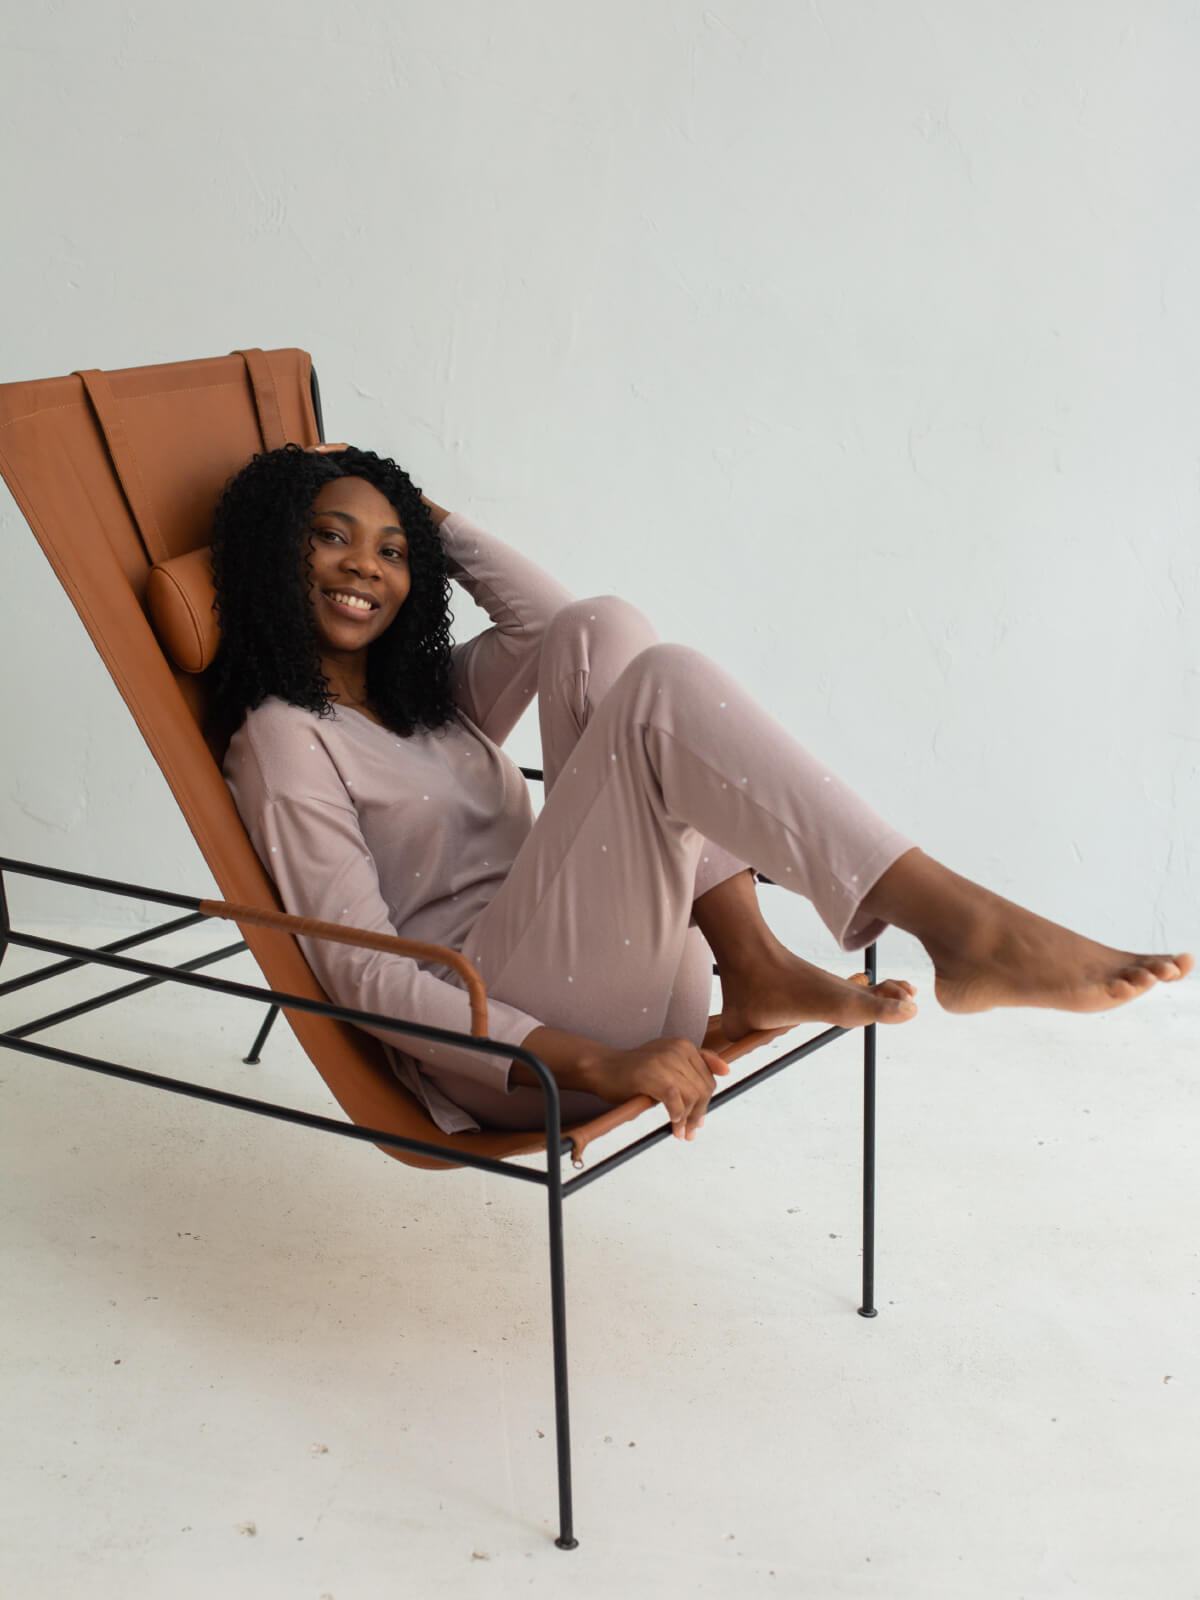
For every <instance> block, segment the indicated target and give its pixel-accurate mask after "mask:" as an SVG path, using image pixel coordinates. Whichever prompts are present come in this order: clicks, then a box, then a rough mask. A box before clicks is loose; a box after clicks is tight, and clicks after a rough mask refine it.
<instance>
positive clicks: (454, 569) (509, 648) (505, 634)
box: [441, 511, 572, 744]
mask: <svg viewBox="0 0 1200 1600" xmlns="http://www.w3.org/2000/svg"><path fill="white" fill-rule="evenodd" d="M441 535H442V543H443V546H444V547H445V551H446V557H447V560H448V562H449V566H450V574H451V577H452V578H453V579H454V580H455V582H456V583H459V584H461V586H462V587H463V588H464V589H465V590H466V591H467V593H468V594H469V595H470V596H471V598H472V600H474V601H475V602H476V604H477V605H480V606H482V607H483V609H484V610H485V611H486V612H487V614H488V616H489V617H491V619H492V626H491V627H490V628H488V629H486V630H485V631H484V632H483V633H481V634H479V635H478V636H477V637H476V638H474V639H469V640H468V641H467V642H466V643H465V644H461V645H456V646H455V648H454V687H455V698H456V700H457V701H458V704H459V705H460V706H461V708H462V710H463V711H464V712H465V713H466V715H467V716H468V717H470V719H471V721H472V722H473V723H474V724H475V725H476V727H477V728H479V729H481V730H482V731H483V732H484V733H485V734H486V735H487V736H488V738H489V739H492V740H494V741H495V743H496V744H502V743H503V742H504V740H505V739H506V738H507V737H508V735H509V734H510V733H511V732H512V730H513V728H514V726H515V725H516V722H517V719H518V718H519V717H520V715H521V713H522V712H523V711H524V710H525V708H526V707H527V706H528V705H529V704H530V701H531V700H532V697H533V695H534V693H535V691H536V688H537V667H538V652H539V651H540V649H541V642H542V635H543V633H544V632H545V629H546V624H547V623H548V622H549V621H550V618H551V617H552V616H553V615H554V613H555V612H556V611H559V610H561V609H562V607H563V606H565V605H567V604H568V603H569V602H570V600H571V598H572V596H571V595H570V593H569V592H568V591H567V590H566V589H564V588H563V586H562V584H560V583H559V582H557V580H556V579H554V578H552V577H550V576H549V574H548V573H545V572H543V571H542V569H541V568H540V567H538V566H537V565H536V564H535V563H534V562H532V561H530V560H529V558H528V556H523V555H522V554H521V553H520V551H518V550H514V549H513V548H512V547H511V546H510V545H507V544H505V543H504V541H503V540H501V539H497V538H495V537H494V536H493V535H491V534H489V533H485V532H484V530H483V529H482V528H480V527H478V526H477V525H476V524H475V523H473V522H471V521H469V520H468V519H467V518H466V517H464V516H463V515H462V514H461V512H457V511H454V512H451V513H450V515H449V516H448V517H447V518H446V520H445V521H444V522H443V523H442V527H441Z"/></svg>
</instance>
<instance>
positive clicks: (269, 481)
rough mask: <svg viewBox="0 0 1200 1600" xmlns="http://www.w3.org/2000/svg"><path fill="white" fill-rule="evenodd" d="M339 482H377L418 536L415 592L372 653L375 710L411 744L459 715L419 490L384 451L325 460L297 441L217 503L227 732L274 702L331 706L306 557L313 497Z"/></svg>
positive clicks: (412, 565) (441, 569)
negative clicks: (417, 734) (271, 699)
mask: <svg viewBox="0 0 1200 1600" xmlns="http://www.w3.org/2000/svg"><path fill="white" fill-rule="evenodd" d="M334 478H365V479H366V481H367V482H368V483H370V484H373V485H374V487H375V488H376V489H378V490H379V492H380V493H381V494H382V495H384V496H385V498H386V499H387V500H389V501H390V502H391V504H392V505H393V506H394V507H395V509H396V513H397V515H398V516H399V518H400V523H401V526H402V527H403V529H404V532H405V535H406V537H407V540H408V563H409V572H410V574H411V577H412V588H411V590H410V592H409V595H408V598H407V600H406V601H405V602H404V604H403V605H402V606H401V608H400V611H399V614H398V615H397V617H396V620H395V621H394V622H393V623H392V625H391V627H390V628H389V629H388V630H387V632H386V633H384V634H381V635H380V637H379V638H378V639H376V640H374V641H373V642H372V643H371V644H370V645H368V647H367V695H368V697H369V699H370V701H371V705H372V707H373V708H374V710H375V711H376V712H377V713H378V715H379V716H380V717H381V718H382V720H383V721H384V722H385V723H386V724H387V726H388V727H389V728H391V729H393V730H394V731H395V732H396V733H398V734H400V735H401V736H402V737H405V738H407V737H408V735H409V734H411V733H414V732H415V731H416V730H417V729H419V728H431V729H432V728H440V727H443V726H445V724H446V723H448V722H451V721H452V720H453V719H454V716H455V708H454V701H453V699H452V697H451V691H450V582H449V577H448V575H447V571H446V556H445V552H444V550H443V548H442V541H441V537H440V535H439V533H438V530H437V528H436V526H435V525H434V521H433V518H432V517H431V516H430V513H429V508H428V507H427V506H426V504H425V502H424V501H423V500H422V499H421V491H420V490H419V489H418V488H417V487H416V486H415V485H414V483H413V482H412V479H411V478H410V477H409V476H408V474H407V473H406V472H405V471H404V470H403V468H401V467H398V466H397V465H396V463H395V462H394V461H392V460H390V459H389V458H388V457H386V456H378V455H376V454H375V453H374V451H371V450H357V449H354V448H352V447H347V448H346V449H345V450H342V451H338V452H337V453H335V454H330V455H324V454H318V453H316V452H313V451H307V450H302V449H301V448H300V446H299V445H294V444H289V445H285V446H284V448H283V449H282V450H269V451H266V452H264V453H263V454H262V455H257V456H255V457H254V459H253V460H252V461H251V462H250V463H249V464H248V465H247V466H245V467H243V468H242V470H241V471H240V472H239V473H238V474H237V475H236V476H235V477H233V478H231V479H230V481H229V483H228V484H226V486H225V490H224V493H223V494H222V496H221V500H220V503H219V505H218V506H217V511H216V517H215V520H214V523H213V535H212V552H213V577H214V579H215V582H216V589H217V616H218V619H219V621H220V624H221V646H220V649H219V651H218V652H217V657H216V660H215V661H214V662H213V668H212V691H213V696H214V711H215V717H214V721H215V723H216V725H217V726H224V727H225V728H227V729H229V730H232V729H233V728H236V727H237V725H238V724H239V723H240V722H241V720H242V718H243V717H244V716H245V714H246V712H247V711H249V710H252V709H253V707H255V706H257V705H259V704H261V702H262V701H263V700H265V699H266V698H267V696H268V695H278V697H279V698H280V699H281V700H286V701H287V702H288V703H289V704H290V705H294V706H303V707H304V708H305V709H306V710H308V711H315V712H316V713H317V714H318V715H319V716H329V715H330V713H331V712H332V710H333V701H332V700H331V698H330V689H329V684H328V682H327V681H326V678H325V675H324V673H323V672H322V670H321V656H320V649H319V645H318V639H317V633H316V629H315V627H314V625H313V621H312V613H311V610H310V607H309V581H308V554H309V523H310V519H311V516H312V506H313V501H314V500H315V499H316V497H317V495H318V494H319V493H320V491H321V488H322V487H323V485H325V484H327V483H329V482H331V481H332V480H333V479H334Z"/></svg>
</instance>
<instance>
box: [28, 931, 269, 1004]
mask: <svg viewBox="0 0 1200 1600" xmlns="http://www.w3.org/2000/svg"><path fill="white" fill-rule="evenodd" d="M207 920H208V919H207V918H206V917H205V916H204V914H203V913H202V912H200V911H196V912H193V914H192V915H191V916H189V917H175V918H174V920H173V921H171V922H160V923H158V924H157V925H156V926H155V927H153V928H143V929H142V930H141V932H140V933H130V934H126V935H125V937H124V938H123V939H114V940H113V942H112V943H111V944H102V945H101V946H100V949H101V950H103V951H106V952H107V953H108V954H110V955H117V954H119V953H120V952H121V951H122V950H132V949H133V948H134V947H135V945H139V944H150V943H152V942H153V940H155V939H165V938H166V937H167V935H168V934H171V933H178V932H179V931H180V929H182V928H194V927H196V926H197V924H198V923H201V922H205V921H207ZM243 948H245V947H244V946H243ZM91 959H92V958H91V954H90V952H89V954H88V955H87V956H86V957H84V956H80V957H79V958H78V959H77V960H75V961H55V962H52V963H51V965H50V966H48V967H39V968H38V969H37V971H36V972H27V973H25V975H24V977H21V978H10V979H9V980H8V982H7V983H0V998H2V997H3V996H4V995H6V994H16V992H17V990H18V989H28V988H29V987H30V986H31V985H32V984H35V983H44V982H45V981H46V980H47V979H48V978H59V977H61V976H62V975H63V973H65V972H77V971H78V970H79V968H80V967H86V966H87V965H89V963H90V961H91Z"/></svg>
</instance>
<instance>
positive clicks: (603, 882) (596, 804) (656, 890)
mask: <svg viewBox="0 0 1200 1600" xmlns="http://www.w3.org/2000/svg"><path fill="white" fill-rule="evenodd" d="M588 615H589V617H590V613H588ZM550 692H551V693H553V687H552V686H551V687H550ZM726 709H728V711H729V713H730V715H729V716H728V717H726V716H723V715H721V714H720V713H721V712H724V711H725V710H726ZM551 748H552V759H554V755H555V752H554V751H553V746H552V747H551ZM723 774H724V775H723ZM551 778H552V781H551V786H550V791H549V793H548V795H547V798H546V804H545V807H544V809H543V811H542V813H541V815H540V816H539V818H538V820H537V823H536V825H535V827H534V830H533V833H532V835H531V836H530V838H529V839H528V840H527V841H526V843H525V845H524V847H523V848H522V850H521V851H520V853H519V855H518V856H517V859H516V861H515V862H514V864H513V867H512V869H511V871H510V872H509V875H508V877H507V879H506V880H505V882H504V884H503V885H502V887H501V889H500V891H499V893H498V894H497V895H496V897H495V899H494V900H493V901H492V903H491V904H490V905H489V906H488V907H487V909H486V911H485V912H484V913H483V915H482V916H481V917H480V918H479V920H478V922H477V923H476V924H475V927H474V928H473V929H472V931H471V933H470V935H469V936H468V938H467V940H466V942H465V945H464V954H465V955H467V956H468V957H469V958H470V959H471V960H472V961H474V962H475V964H476V965H477V966H478V968H479V970H480V972H481V973H482V974H483V977H484V979H485V982H486V983H487V986H488V989H489V992H490V993H493V994H495V995H496V996H497V997H498V998H499V999H502V1000H506V1001H508V1002H510V1003H511V1004H514V1005H519V1006H521V1007H522V1009H524V1010H526V1011H528V1012H530V1013H531V1014H532V1015H533V1016H536V1017H538V1018H539V1020H540V1021H541V1022H542V1023H544V1024H545V1025H546V1026H548V1027H552V1028H561V1029H564V1030H566V1031H569V1032H572V1033H577V1034H581V1035H584V1036H586V1037H589V1038H592V1039H595V1040H597V1041H598V1042H600V1043H603V1044H607V1045H610V1046H612V1047H614V1048H617V1049H629V1048H632V1047H634V1046H636V1045H640V1044H643V1043H645V1042H646V1041H647V1040H649V1039H654V1038H659V1037H663V1036H664V1035H666V1030H667V1027H668V1019H671V1025H672V1026H674V1025H675V1019H676V1018H678V1016H679V1015H680V1013H681V1010H682V1011H688V1012H689V1013H690V1014H691V1015H692V1020H691V1023H690V1026H689V1027H688V1028H687V1029H686V1030H680V1031H681V1035H682V1036H683V1037H688V1038H691V1039H692V1041H693V1042H698V1040H699V1039H700V1038H701V1037H702V1036H703V1030H704V1023H705V1019H706V1016H707V1012H708V998H709V995H710V993H711V976H710V974H709V972H708V971H707V964H706V963H701V964H698V965H697V966H696V968H695V970H694V973H693V974H692V976H691V978H690V979H689V982H690V983H691V984H693V985H694V987H695V993H694V994H690V995H689V996H688V997H687V998H686V1000H685V1001H684V1002H683V1003H682V1005H681V999H680V996H679V994H678V992H677V988H678V985H677V980H678V977H679V974H680V972H681V970H687V969H686V967H685V964H684V958H685V953H686V946H687V941H688V938H689V925H690V923H691V919H692V910H693V903H694V902H696V901H697V892H696V891H697V886H698V883H702V882H703V879H702V877H701V873H702V871H703V870H704V869H705V868H707V870H708V871H709V872H710V873H712V872H714V870H719V872H720V882H719V883H714V884H713V885H712V888H711V889H704V890H702V892H701V894H700V896H699V900H700V901H701V902H702V901H703V900H704V899H705V898H706V896H707V895H708V894H709V893H711V892H712V890H719V888H720V886H721V883H726V882H728V881H729V880H730V878H734V877H737V878H740V879H741V880H742V882H743V884H744V883H745V882H746V881H747V880H746V875H745V869H744V868H743V867H742V866H741V863H742V862H744V861H745V860H747V859H753V860H755V861H756V862H761V864H762V865H763V867H764V870H766V871H767V872H768V874H769V875H770V876H771V877H773V878H775V879H776V880H777V881H780V882H783V883H787V882H788V880H789V877H790V878H791V882H792V883H793V884H794V885H795V886H796V888H797V890H798V892H801V893H808V894H809V895H810V897H811V898H812V899H813V900H814V902H815V903H817V906H818V910H820V911H821V914H822V915H823V916H824V918H825V920H826V922H827V924H828V925H829V926H830V928H831V929H832V931H833V932H834V933H835V935H836V936H837V937H838V938H840V939H842V940H843V942H845V943H847V947H852V946H851V944H850V940H851V939H853V940H857V942H858V943H859V944H864V943H867V942H869V941H870V939H871V938H873V937H874V936H875V935H876V934H877V933H878V932H879V931H880V927H881V924H879V923H877V922H873V921H871V919H867V918H860V917H858V916H857V915H856V913H857V907H858V902H859V900H860V898H861V893H862V891H865V889H866V888H867V887H869V885H870V884H871V883H872V882H874V880H875V878H876V877H878V875H879V873H880V872H882V871H883V869H884V868H885V867H886V866H888V865H890V864H891V862H892V861H893V860H895V859H896V857H897V856H898V855H899V854H900V853H901V852H902V851H904V850H905V849H908V848H909V847H910V845H909V841H908V840H907V839H905V838H903V837H902V836H901V835H899V834H897V833H896V832H895V831H894V830H893V829H890V828H889V827H888V826H887V825H886V824H885V823H883V822H882V821H881V820H880V819H879V818H878V817H877V816H875V814H874V813H873V812H871V811H870V810H869V808H868V807H866V806H865V805H863V804H862V802H861V801H857V800H856V799H855V798H854V797H853V796H852V795H851V794H850V792H849V791H848V790H846V789H845V788H844V786H840V785H839V786H838V787H837V789H836V791H835V790H834V789H833V787H832V785H833V779H832V775H831V774H827V773H826V771H825V769H824V768H823V767H821V766H820V765H819V763H817V762H815V761H814V760H813V759H812V757H811V756H809V755H808V754H807V753H806V752H805V751H803V750H802V749H801V748H800V746H799V745H797V744H795V742H794V741H793V740H791V739H790V738H789V737H788V736H787V734H786V733H785V732H784V730H783V729H781V728H780V727H779V726H778V724H774V723H772V722H771V721H770V719H769V718H767V717H766V714H765V713H764V712H762V711H761V710H760V709H759V708H758V707H757V706H756V705H755V704H754V702H753V701H752V700H751V699H750V697H749V696H748V695H746V694H745V692H744V691H743V690H741V689H740V688H739V687H738V686H737V685H736V684H735V683H734V682H733V680H732V679H730V678H728V677H727V676H726V675H725V674H724V673H722V672H721V671H720V669H719V668H717V667H716V666H715V665H714V664H713V663H711V662H709V661H707V660H706V659H705V658H704V657H702V656H700V655H698V654H697V653H695V652H693V651H687V650H683V649H681V648H680V647H679V646H672V645H653V646H651V647H650V648H648V649H646V650H643V651H642V652H641V653H640V654H638V655H637V657H636V658H635V660H634V661H633V662H632V663H631V664H630V665H629V666H628V668H627V669H626V670H625V671H624V672H623V673H622V674H621V675H620V677H619V679H618V681H617V682H616V684H615V685H614V687H613V688H612V689H611V690H610V692H609V693H608V694H606V695H605V696H604V698H603V700H602V701H601V702H600V703H599V705H598V706H596V707H594V709H593V710H592V712H591V719H590V721H589V722H588V723H587V725H586V727H585V728H584V730H583V732H582V734H580V735H579V736H578V738H577V740H576V742H575V743H574V744H573V745H572V746H571V747H570V748H569V749H568V751H567V753H566V756H565V758H563V759H561V761H560V762H559V763H558V765H557V769H556V770H553V771H552V773H551ZM751 778H753V784H754V788H755V789H756V790H758V791H759V792H760V793H761V794H762V796H763V803H761V804H760V803H758V802H757V801H756V800H753V799H751V785H750V780H751ZM776 808H782V819H781V820H780V819H779V818H777V816H776V815H775V811H776ZM714 847H715V848H714ZM722 855H723V856H724V858H725V859H724V864H723V865H722V863H721V860H720V857H721V856H722ZM706 856H707V857H708V860H707V862H706V860H705V857H706ZM731 869H732V870H731ZM860 884H861V890H860V888H859V885H860ZM751 892H752V890H751ZM701 948H702V946H701ZM826 976H827V975H826ZM831 982H832V983H833V984H834V985H836V986H837V987H838V989H839V990H844V991H845V997H844V998H843V997H842V996H840V995H839V996H838V997H837V998H836V1000H835V1002H834V1005H835V1017H836V1016H839V1015H841V1014H842V1013H841V1010H840V1009H839V1008H841V1007H843V1006H845V1005H848V1004H849V1003H850V1002H852V1003H853V1005H854V1006H855V1007H856V1008H857V1007H860V1005H861V1000H862V995H861V991H860V990H858V988H857V987H856V986H854V985H851V984H847V983H844V982H843V981H842V980H838V979H833V980H831ZM673 989H674V990H676V993H675V994H674V996H673V994H672V991H673ZM868 998H871V997H868ZM806 1002H807V1008H806V1010H805V1015H807V1016H811V1015H813V1014H814V1013H813V1010H812V1007H811V1001H810V997H807V996H806ZM871 1009H872V1012H873V1014H872V1015H871V1017H870V1018H869V1020H888V1018H889V1017H890V1018H891V1019H892V1020H903V1016H902V1015H901V1014H900V1013H901V1012H903V1013H904V1014H907V1015H911V1012H912V1007H911V1002H909V1001H908V998H907V995H905V997H904V999H903V1000H901V999H899V998H893V997H890V996H876V997H874V998H873V1004H872V1008H871ZM885 1013H886V1015H885ZM864 1020H868V1018H866V1017H864V1016H863V1015H862V1014H861V1011H856V1014H855V1015H854V1016H853V1017H850V1016H847V1017H846V1022H847V1024H848V1025H852V1024H853V1023H854V1022H861V1021H864ZM435 1077H436V1081H437V1083H438V1086H439V1087H440V1088H441V1089H442V1090H443V1091H444V1092H445V1093H446V1094H448V1095H449V1096H450V1098H451V1099H454V1100H456V1101H457V1102H458V1103H459V1104H461V1105H463V1106H465V1108H466V1109H467V1110H469V1111H471V1112H472V1113H473V1114H475V1115H476V1116H478V1117H479V1118H480V1120H486V1121H488V1122H490V1123H492V1125H499V1122H498V1117H497V1110H498V1108H497V1107H496V1106H495V1105H494V1104H488V1105H484V1104H482V1103H481V1102H480V1101H479V1099H478V1097H477V1096H476V1097H474V1098H473V1094H474V1091H473V1089H472V1086H471V1085H470V1084H468V1083H465V1082H464V1083H459V1082H458V1081H457V1080H453V1079H451V1078H449V1077H447V1076H445V1075H435ZM491 1098H493V1099H494V1097H491ZM505 1108H507V1109H508V1110H510V1111H511V1112H512V1114H513V1115H518V1114H519V1115H521V1116H522V1117H523V1118H527V1119H528V1120H526V1121H523V1122H522V1123H521V1125H523V1126H536V1125H537V1123H538V1121H539V1120H540V1115H541V1099H540V1096H539V1095H538V1094H537V1092H536V1091H527V1090H516V1091H514V1092H513V1093H511V1094H509V1095H508V1096H507V1097H506V1101H505ZM501 1109H504V1108H501ZM504 1125H508V1126H512V1125H514V1124H513V1122H512V1121H511V1120H510V1119H509V1117H508V1116H505V1117H504Z"/></svg>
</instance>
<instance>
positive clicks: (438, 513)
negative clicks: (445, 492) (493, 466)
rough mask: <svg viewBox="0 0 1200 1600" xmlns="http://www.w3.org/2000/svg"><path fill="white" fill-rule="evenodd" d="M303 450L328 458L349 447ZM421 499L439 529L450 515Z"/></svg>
mask: <svg viewBox="0 0 1200 1600" xmlns="http://www.w3.org/2000/svg"><path fill="white" fill-rule="evenodd" d="M304 448H305V450H306V451H308V452H309V453H310V454H312V455H318V456H329V455H333V454H335V453H336V452H337V451H338V450H349V448H350V446H349V445H348V444H309V445H305V447H304ZM421 499H422V500H423V501H424V502H425V505H426V506H427V507H428V510H429V515H430V516H431V517H432V518H433V525H434V527H435V528H440V527H441V525H442V523H443V522H445V520H446V518H447V517H448V516H449V515H450V513H449V512H448V511H447V510H446V508H445V507H444V506H439V505H437V504H436V503H435V502H434V501H432V500H431V499H430V498H429V496H428V495H427V494H423V495H422V496H421Z"/></svg>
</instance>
